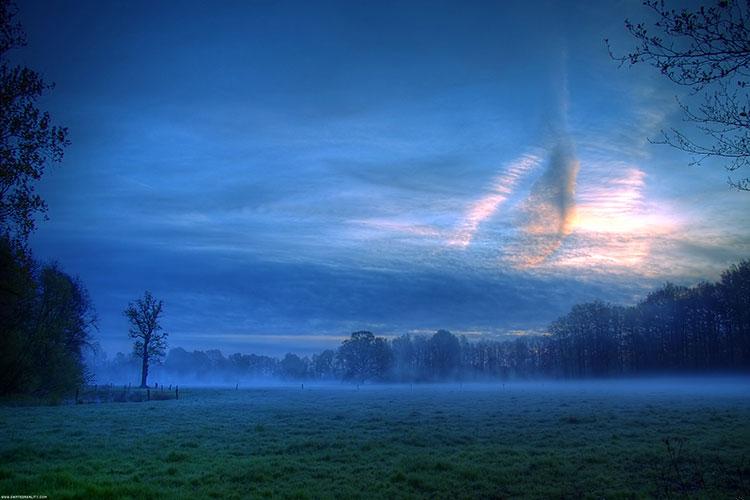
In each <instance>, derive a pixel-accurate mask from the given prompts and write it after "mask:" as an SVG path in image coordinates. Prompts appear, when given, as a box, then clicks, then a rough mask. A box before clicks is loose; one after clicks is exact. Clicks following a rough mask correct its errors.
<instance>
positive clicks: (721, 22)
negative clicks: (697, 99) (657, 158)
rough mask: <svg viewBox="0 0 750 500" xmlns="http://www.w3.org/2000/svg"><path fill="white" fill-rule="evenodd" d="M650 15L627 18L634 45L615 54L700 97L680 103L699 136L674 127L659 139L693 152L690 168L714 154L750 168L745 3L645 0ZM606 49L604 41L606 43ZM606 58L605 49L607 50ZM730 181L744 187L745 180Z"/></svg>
mask: <svg viewBox="0 0 750 500" xmlns="http://www.w3.org/2000/svg"><path fill="white" fill-rule="evenodd" d="M644 5H645V6H646V7H648V8H649V9H650V10H651V11H652V13H653V14H654V15H655V16H654V20H653V22H651V23H645V22H642V23H633V22H631V21H629V20H626V21H625V27H626V28H627V30H628V31H629V32H630V34H631V35H633V37H634V38H635V40H636V42H637V46H636V48H635V49H634V50H633V51H632V52H630V53H628V54H626V55H624V56H613V57H614V58H615V59H617V60H618V61H620V64H631V65H633V64H638V63H642V62H643V63H647V64H650V65H652V66H654V67H656V68H657V69H658V70H659V71H660V72H661V73H662V74H663V75H664V76H666V77H667V78H669V79H670V80H671V81H673V82H674V83H676V84H678V85H682V86H686V87H690V88H691V89H692V90H693V92H694V93H699V92H702V93H703V95H702V98H703V100H702V103H701V104H699V105H697V106H690V105H688V104H685V103H683V102H680V106H681V107H682V110H683V114H684V119H685V121H687V122H689V123H692V124H693V125H694V126H695V127H696V129H697V131H698V132H699V134H700V135H701V137H698V138H693V137H692V134H689V133H686V132H683V131H679V130H676V129H672V130H671V131H669V132H662V136H663V137H662V140H660V141H656V142H659V143H662V144H668V145H670V146H673V147H675V148H678V149H680V150H683V151H686V152H688V153H691V154H693V155H694V158H695V159H694V162H693V163H700V162H702V161H703V160H705V159H706V158H711V157H716V158H720V159H723V160H725V161H726V163H725V165H726V168H727V169H728V170H730V171H736V170H739V169H745V168H747V167H748V166H750V116H749V113H750V102H749V101H748V98H749V97H750V96H749V95H748V78H749V77H750V21H749V19H750V2H748V1H746V0H745V1H742V0H734V1H733V0H718V1H715V2H712V3H711V5H709V6H700V7H696V8H676V9H675V8H669V7H667V6H666V4H665V2H664V1H663V0H646V1H645V2H644ZM607 44H608V45H609V42H608V41H607ZM610 53H611V50H610ZM745 175H746V176H745V177H740V178H739V179H734V180H732V179H731V178H730V184H731V185H733V186H734V187H736V188H739V189H742V190H750V177H748V176H747V174H745Z"/></svg>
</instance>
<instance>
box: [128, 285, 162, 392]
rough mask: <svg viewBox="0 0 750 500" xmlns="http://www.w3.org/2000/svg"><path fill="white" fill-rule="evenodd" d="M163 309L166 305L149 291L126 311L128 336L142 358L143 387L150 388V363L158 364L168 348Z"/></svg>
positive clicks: (136, 354) (136, 353) (136, 352)
mask: <svg viewBox="0 0 750 500" xmlns="http://www.w3.org/2000/svg"><path fill="white" fill-rule="evenodd" d="M163 308H164V303H163V302H162V301H161V300H156V299H155V298H154V296H153V295H152V294H151V292H149V291H148V290H147V291H146V292H145V293H144V294H143V298H140V299H137V300H136V301H135V302H131V303H130V304H128V307H127V308H126V309H125V311H124V314H125V317H127V318H128V321H129V322H130V329H129V330H128V336H129V337H130V338H131V339H133V341H134V342H133V354H134V355H135V356H137V357H139V358H141V363H142V364H141V387H147V386H148V384H147V381H148V370H149V366H150V363H151V362H152V361H155V362H158V361H159V360H160V359H161V357H162V356H164V354H165V350H166V348H167V332H165V331H163V330H162V327H161V324H160V323H159V316H161V313H162V310H163Z"/></svg>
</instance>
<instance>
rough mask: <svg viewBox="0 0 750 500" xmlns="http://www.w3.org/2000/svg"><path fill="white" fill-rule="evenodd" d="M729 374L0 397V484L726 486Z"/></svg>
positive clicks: (739, 451)
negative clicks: (118, 398) (717, 377)
mask: <svg viewBox="0 0 750 500" xmlns="http://www.w3.org/2000/svg"><path fill="white" fill-rule="evenodd" d="M748 387H750V384H748V382H747V380H744V381H742V380H740V381H737V380H734V381H723V382H722V381H718V382H717V381H713V382H707V383H703V382H691V381H687V382H683V383H676V384H673V383H671V382H670V383H667V382H663V383H645V382H643V383H630V382H612V381H610V382H606V381H605V382H597V383H577V384H563V383H506V384H501V383H497V384H493V385H463V386H462V385H459V384H452V385H442V386H435V385H414V386H409V385H405V386H370V385H365V386H361V387H359V388H357V387H356V386H352V385H345V384H337V385H333V386H322V385H315V384H305V386H304V389H303V388H302V386H301V385H299V384H294V385H291V384H290V385H286V386H284V385H281V386H275V387H254V388H242V387H240V388H239V390H236V389H235V388H234V387H232V388H227V389H217V388H202V389H201V388H194V389H189V388H186V389H182V388H181V389H180V399H179V400H164V401H150V402H141V403H131V402H124V403H102V404H80V405H60V406H8V405H5V406H2V407H0V495H47V496H49V498H69V497H85V498H97V497H98V498H118V497H119V498H128V497H129V498H157V497H159V498H165V497H167V498H194V497H199V498H248V497H288V498H329V497H330V498H332V497H336V498H357V497H368V498H369V497H381V498H413V497H430V498H470V497H471V498H477V497H480V498H489V497H492V498H504V497H510V498H514V497H516V498H517V497H529V498H560V497H567V498H641V497H691V496H692V497H697V498H744V497H747V495H748V492H749V491H750V397H749V396H750V391H748V390H747V389H748Z"/></svg>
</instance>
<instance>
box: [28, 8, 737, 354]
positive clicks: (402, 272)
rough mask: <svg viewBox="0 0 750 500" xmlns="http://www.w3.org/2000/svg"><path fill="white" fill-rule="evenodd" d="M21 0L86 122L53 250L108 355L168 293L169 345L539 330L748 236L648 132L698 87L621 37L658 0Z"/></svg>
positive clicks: (69, 155) (57, 173) (681, 160)
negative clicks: (629, 58)
mask: <svg viewBox="0 0 750 500" xmlns="http://www.w3.org/2000/svg"><path fill="white" fill-rule="evenodd" d="M19 7H20V13H19V19H20V21H21V22H22V23H23V26H24V28H25V30H26V32H27V35H28V39H29V44H28V46H27V47H26V48H24V49H22V50H20V51H17V52H16V53H15V54H14V55H13V57H14V58H15V59H16V60H17V61H18V62H20V63H23V64H27V65H28V66H30V67H32V68H34V69H36V70H38V71H40V72H41V73H42V74H43V75H44V76H45V77H46V79H47V80H49V81H52V82H55V84H56V86H55V88H54V90H53V91H52V92H50V93H49V94H48V95H47V96H45V97H44V99H43V100H42V102H41V105H42V106H43V107H44V108H45V109H47V110H49V111H50V113H51V114H52V116H53V119H54V120H55V121H56V122H57V123H59V124H62V125H65V126H67V127H68V128H69V130H70V138H71V141H72V145H71V146H70V147H69V148H68V150H67V151H66V155H65V159H64V161H63V163H62V164H61V165H59V166H54V167H52V168H50V169H49V170H48V171H47V173H46V174H45V177H44V178H43V179H42V181H41V182H40V184H39V187H38V190H39V192H40V194H42V196H43V197H44V199H45V200H46V201H47V203H48V205H49V213H48V216H49V220H48V221H42V222H40V224H39V229H38V230H37V232H36V233H35V234H34V235H33V237H32V240H31V244H32V248H33V250H34V252H35V254H36V255H37V256H38V257H40V258H41V259H43V260H47V261H57V262H59V264H60V265H61V266H62V267H63V268H64V269H65V270H66V271H67V272H69V273H71V274H73V275H77V276H79V277H80V278H81V280H82V281H83V282H84V283H85V285H86V286H87V288H88V290H89V293H90V295H91V298H92V300H93V303H94V306H95V308H96V311H97V315H98V317H99V330H98V332H96V337H97V339H98V340H99V342H100V343H101V345H102V347H103V348H104V349H105V350H106V351H108V352H109V353H110V354H113V353H114V352H116V351H124V352H127V351H128V350H129V341H128V338H127V329H128V325H127V321H126V319H125V317H124V316H123V313H122V311H123V310H124V309H125V307H126V306H127V304H128V302H130V301H132V300H134V299H136V298H138V297H139V296H141V295H142V294H143V292H144V291H145V290H150V291H151V292H153V293H154V295H156V296H157V297H158V298H161V299H163V300H164V302H165V310H164V316H163V326H164V327H165V329H166V330H167V331H168V332H169V334H170V337H169V342H170V345H171V346H173V347H174V346H181V347H184V348H187V349H216V348H218V349H221V350H222V351H224V352H225V353H231V352H245V353H249V352H256V353H264V354H273V355H278V354H282V353H284V352H287V351H291V352H298V353H303V354H305V353H311V352H316V351H320V350H322V349H325V348H330V347H335V346H337V345H338V344H339V343H340V341H341V340H342V339H343V338H345V337H346V336H348V334H349V333H350V332H352V331H356V330H362V329H368V330H371V331H373V332H375V333H376V334H378V335H386V336H391V335H400V334H404V333H428V332H432V331H435V330H437V329H439V328H444V329H449V330H451V331H453V332H454V333H457V334H465V335H467V337H468V338H470V339H479V338H482V337H488V338H508V337H510V336H517V335H526V334H540V333H544V332H545V331H546V328H547V327H548V325H549V323H550V322H551V321H553V320H554V319H555V318H557V317H559V316H560V315H562V314H564V313H565V312H567V310H568V309H569V308H570V307H571V306H572V305H573V304H575V303H579V302H585V301H591V300H596V299H600V300H605V301H611V302H614V303H620V304H633V303H635V301H637V300H638V299H639V298H642V297H643V296H644V295H645V294H646V293H647V292H648V291H649V290H651V289H653V288H654V287H657V286H659V285H660V284H663V283H664V282H665V281H673V282H676V283H679V284H685V285H690V284H694V283H697V282H698V281H700V280H715V279H717V278H718V277H719V275H720V273H721V271H722V270H723V269H724V268H726V267H727V266H728V265H730V264H732V263H734V262H737V261H738V260H740V259H742V258H747V257H748V256H750V226H748V224H747V222H746V216H747V214H748V213H749V212H748V209H750V194H748V193H741V192H737V191H733V190H731V189H730V188H729V186H728V185H727V177H728V173H727V172H726V171H725V170H724V169H723V168H722V166H721V165H720V164H712V163H710V162H709V163H706V164H705V165H703V166H701V167H694V166H689V165H688V163H689V162H690V157H689V156H686V155H685V154H683V153H681V152H679V151H676V150H673V149H671V148H669V147H667V146H659V145H655V144H651V143H650V142H649V139H650V138H651V139H654V138H658V135H659V131H660V130H661V129H668V128H669V127H672V126H679V125H681V115H680V109H679V106H678V104H677V101H676V99H675V96H681V97H682V98H684V99H688V100H689V99H690V96H686V95H685V94H684V93H685V90H684V89H680V88H676V87H675V86H673V85H671V84H670V83H669V82H667V81H665V80H664V79H662V78H661V77H660V75H659V74H658V72H657V71H655V70H653V69H652V68H649V67H632V68H628V67H623V68H620V67H618V64H617V63H616V62H615V61H613V60H612V59H611V58H610V56H609V54H608V51H607V47H606V45H605V43H604V39H605V38H608V39H610V41H611V43H612V46H613V49H614V50H615V52H618V53H623V52H626V51H627V50H628V49H629V48H632V46H633V41H632V39H630V38H629V35H628V34H627V32H626V31H625V28H624V20H625V18H631V19H634V20H636V19H644V18H647V17H646V16H647V13H646V12H645V11H644V10H643V7H642V6H641V5H640V2H635V1H633V2H631V1H627V2H616V1H613V2H595V1H590V2H545V1H532V2H529V1H523V2H520V1H519V2H513V1H508V2H464V1H461V2H458V1H455V2H440V1H429V2H427V1H425V2H420V1H411V0H410V1H401V2H389V1H379V2H350V1H347V2H344V1H341V2H285V1H253V2H239V1H237V2H226V1H224V2H145V1H134V2H115V1H107V2H86V1H80V2H79V1H76V2H72V1H65V2H60V1H55V0H53V1H48V0H45V1H36V0H34V1H23V2H20V5H19Z"/></svg>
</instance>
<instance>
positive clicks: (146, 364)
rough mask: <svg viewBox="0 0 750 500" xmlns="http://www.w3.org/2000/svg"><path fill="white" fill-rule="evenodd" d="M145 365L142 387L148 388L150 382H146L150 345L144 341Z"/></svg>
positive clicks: (143, 357) (143, 367) (142, 372)
mask: <svg viewBox="0 0 750 500" xmlns="http://www.w3.org/2000/svg"><path fill="white" fill-rule="evenodd" d="M142 359H143V366H142V367H141V387H142V388H146V387H148V384H146V379H147V378H148V345H147V344H146V343H145V342H144V343H143V355H142Z"/></svg>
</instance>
